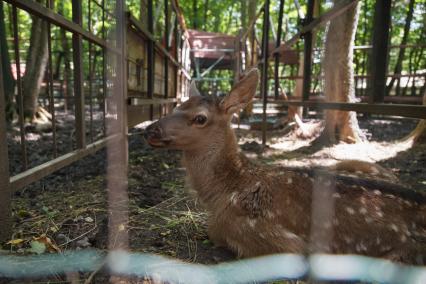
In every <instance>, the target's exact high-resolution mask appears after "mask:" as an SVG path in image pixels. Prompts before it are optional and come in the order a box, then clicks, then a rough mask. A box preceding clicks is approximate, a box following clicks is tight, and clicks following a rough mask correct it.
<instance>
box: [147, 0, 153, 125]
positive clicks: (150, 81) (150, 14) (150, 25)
mask: <svg viewBox="0 0 426 284" xmlns="http://www.w3.org/2000/svg"><path fill="white" fill-rule="evenodd" d="M152 2H153V1H148V31H149V32H150V33H151V34H154V16H153V7H152V5H153V3H152ZM147 51H148V62H147V63H148V66H147V67H148V70H147V73H148V74H147V75H148V76H147V77H148V98H150V99H152V97H153V96H154V88H155V50H154V42H153V41H152V40H151V39H148V48H147ZM153 117H154V107H153V105H151V106H150V119H151V120H152V119H153Z"/></svg>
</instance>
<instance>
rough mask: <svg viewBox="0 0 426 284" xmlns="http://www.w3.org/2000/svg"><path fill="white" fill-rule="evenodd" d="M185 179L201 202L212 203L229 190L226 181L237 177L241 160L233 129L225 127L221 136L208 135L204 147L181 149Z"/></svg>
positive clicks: (241, 165)
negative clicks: (207, 140) (210, 138)
mask: <svg viewBox="0 0 426 284" xmlns="http://www.w3.org/2000/svg"><path fill="white" fill-rule="evenodd" d="M183 163H184V166H185V167H186V170H187V176H188V181H189V183H190V186H191V187H192V189H194V190H195V191H197V193H198V196H199V198H200V199H201V201H202V202H203V203H205V204H207V205H209V204H212V203H214V202H216V201H218V200H220V197H221V196H222V195H223V194H224V193H226V192H227V191H228V190H229V186H228V184H227V181H228V182H229V180H235V179H238V178H239V175H240V172H241V169H242V168H243V159H242V158H241V154H240V153H239V148H238V143H237V139H236V137H235V134H234V131H233V130H232V129H231V128H229V129H226V131H225V132H224V133H223V136H222V137H221V136H220V135H217V136H216V137H215V138H212V140H211V142H210V143H209V145H207V146H206V147H205V148H204V149H199V150H194V151H184V152H183Z"/></svg>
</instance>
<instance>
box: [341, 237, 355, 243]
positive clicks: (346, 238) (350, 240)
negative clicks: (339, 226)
mask: <svg viewBox="0 0 426 284" xmlns="http://www.w3.org/2000/svg"><path fill="white" fill-rule="evenodd" d="M343 239H344V240H345V242H346V243H347V244H350V243H352V241H353V240H352V239H351V238H349V237H347V236H345V237H343Z"/></svg>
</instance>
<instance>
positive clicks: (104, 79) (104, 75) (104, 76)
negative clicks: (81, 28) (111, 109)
mask: <svg viewBox="0 0 426 284" xmlns="http://www.w3.org/2000/svg"><path fill="white" fill-rule="evenodd" d="M102 38H103V39H105V38H106V30H105V0H102ZM106 55H107V49H106V48H105V47H102V121H103V127H104V129H103V130H104V136H106V135H107V129H106V111H107V109H106V108H107V104H106V94H107V91H106V90H107V63H106Z"/></svg>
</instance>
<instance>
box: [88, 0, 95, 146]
mask: <svg viewBox="0 0 426 284" xmlns="http://www.w3.org/2000/svg"><path fill="white" fill-rule="evenodd" d="M91 3H92V0H89V2H88V3H87V5H88V10H89V11H88V12H89V13H88V19H87V21H88V24H87V25H88V30H89V32H90V33H91V32H92V5H91ZM92 55H93V51H92V43H91V42H90V41H89V111H90V122H89V133H90V142H93V82H92V81H93V72H94V71H95V70H92V68H93V66H92Z"/></svg>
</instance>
